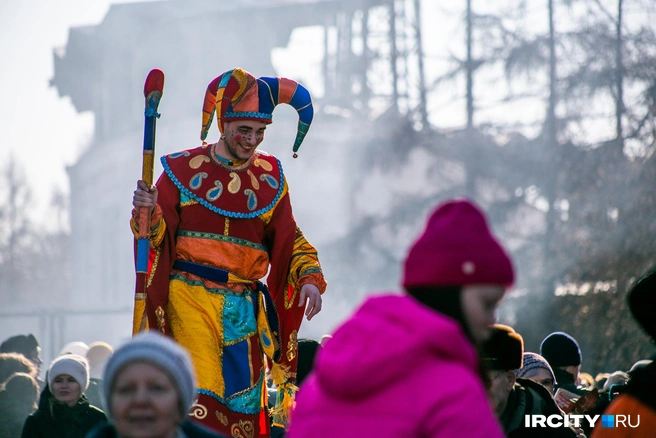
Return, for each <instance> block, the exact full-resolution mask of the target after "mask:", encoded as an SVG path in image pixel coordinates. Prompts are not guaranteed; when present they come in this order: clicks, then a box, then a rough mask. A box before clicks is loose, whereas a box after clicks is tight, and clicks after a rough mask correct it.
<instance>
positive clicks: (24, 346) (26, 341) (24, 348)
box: [0, 333, 39, 357]
mask: <svg viewBox="0 0 656 438" xmlns="http://www.w3.org/2000/svg"><path fill="white" fill-rule="evenodd" d="M38 347H39V343H38V342H37V341H36V338H35V337H34V335H33V334H31V333H30V334H28V335H16V336H12V337H11V338H9V339H7V340H5V341H4V342H3V343H2V345H0V353H20V354H22V355H23V356H25V357H30V354H31V353H32V351H34V350H35V349H37V348H38Z"/></svg>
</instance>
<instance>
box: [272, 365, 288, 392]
mask: <svg viewBox="0 0 656 438" xmlns="http://www.w3.org/2000/svg"><path fill="white" fill-rule="evenodd" d="M291 376H292V373H291V372H290V371H289V366H287V365H281V364H277V363H275V362H274V363H273V365H272V366H271V379H273V383H274V384H275V385H276V386H277V387H281V386H283V385H284V384H285V383H287V381H288V380H289V378H290V377H291Z"/></svg>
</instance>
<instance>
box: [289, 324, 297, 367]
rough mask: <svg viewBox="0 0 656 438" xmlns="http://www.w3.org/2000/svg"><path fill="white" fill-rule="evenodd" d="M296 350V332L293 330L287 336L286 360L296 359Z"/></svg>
mask: <svg viewBox="0 0 656 438" xmlns="http://www.w3.org/2000/svg"><path fill="white" fill-rule="evenodd" d="M297 349H298V332H297V331H296V330H294V331H293V332H292V333H291V334H290V335H289V342H288V343H287V360H289V361H292V360H293V359H294V358H295V357H296V350H297Z"/></svg>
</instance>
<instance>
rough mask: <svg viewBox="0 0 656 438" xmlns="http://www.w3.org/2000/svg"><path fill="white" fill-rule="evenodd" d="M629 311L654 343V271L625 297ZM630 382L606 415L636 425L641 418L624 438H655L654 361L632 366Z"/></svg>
mask: <svg viewBox="0 0 656 438" xmlns="http://www.w3.org/2000/svg"><path fill="white" fill-rule="evenodd" d="M628 302H629V309H631V313H632V314H633V317H634V318H635V320H636V321H637V322H638V324H640V326H642V328H643V330H644V331H645V332H646V333H647V334H648V335H649V337H650V338H651V339H652V340H653V341H656V318H654V307H655V306H656V269H654V270H652V271H651V272H650V273H648V274H647V275H646V276H644V277H643V278H641V279H640V280H638V282H636V284H635V285H634V286H633V287H632V288H631V290H630V291H629V294H628ZM630 375H631V380H629V382H628V383H627V384H626V387H625V388H624V391H623V392H622V393H621V394H619V396H617V397H615V398H614V399H613V401H612V402H611V403H610V405H609V406H608V408H607V409H606V410H605V411H604V412H603V413H604V414H605V415H616V414H622V415H626V416H627V417H630V422H633V424H635V423H636V420H637V419H638V418H640V426H639V427H637V428H635V429H625V430H626V433H627V434H626V435H625V436H627V437H629V436H630V437H632V438H647V437H652V436H654V430H656V362H655V361H652V362H648V363H646V364H645V365H643V366H639V367H635V366H634V367H632V369H631V372H630ZM615 431H616V429H615V428H603V427H595V429H594V431H593V433H592V435H591V436H592V438H607V437H613V436H616V435H613V433H616V432H615Z"/></svg>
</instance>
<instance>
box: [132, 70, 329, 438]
mask: <svg viewBox="0 0 656 438" xmlns="http://www.w3.org/2000/svg"><path fill="white" fill-rule="evenodd" d="M226 75H228V76H229V77H228V79H226ZM235 77H236V79H235ZM244 78H246V79H247V81H245V84H246V85H245V86H244V87H236V88H235V87H232V88H230V87H231V86H232V85H233V83H232V81H233V79H235V82H237V85H241V84H242V83H243V82H244V81H240V80H242V79H244ZM265 79H266V80H269V82H271V81H272V79H273V78H265ZM261 80H262V78H260V79H257V80H254V78H252V76H250V75H249V74H248V73H246V72H244V71H243V70H239V69H237V70H233V71H229V72H226V73H224V75H222V76H219V77H218V78H217V79H216V80H215V81H213V82H212V83H211V84H210V87H208V94H211V95H212V96H215V97H216V96H219V98H217V99H216V102H211V104H212V105H215V106H216V108H217V109H219V110H220V111H219V112H218V113H219V117H218V119H219V123H220V129H221V131H223V126H222V121H223V120H229V119H230V118H235V119H238V118H255V119H261V118H262V117H261V116H263V115H264V116H266V115H269V117H270V112H268V113H267V112H264V111H262V102H261V101H262V99H261V98H260V99H259V100H258V99H251V101H250V103H249V102H247V101H245V100H243V98H244V95H246V94H248V93H249V90H250V91H251V93H252V90H253V87H254V88H255V92H257V86H254V84H255V85H257V84H258V82H254V81H261ZM285 81H289V80H285ZM221 84H223V86H222V85H221ZM293 84H294V85H295V87H300V85H298V84H296V83H293ZM259 85H260V88H261V87H262V84H261V83H260V84H259ZM222 87H223V88H222ZM285 92H287V91H285ZM215 93H216V94H215ZM269 94H271V95H272V96H273V94H272V93H269ZM279 94H280V95H282V94H283V92H282V91H280V92H279ZM288 94H289V93H288ZM290 95H291V96H292V98H293V96H294V93H291V94H290ZM226 96H227V97H226ZM240 98H242V99H241V100H240ZM308 99H309V95H308ZM209 100H210V101H211V100H212V99H211V98H210V99H209ZM225 100H228V101H230V102H231V105H226V106H224V107H223V108H221V103H222V101H225ZM240 101H241V102H242V103H248V104H249V105H251V106H252V104H253V102H255V103H257V104H259V107H258V108H256V109H257V110H259V111H252V109H254V108H248V107H247V108H246V109H250V110H249V111H244V108H240V107H239V106H238V103H239V102H240ZM207 102H208V99H207V98H206V107H207ZM274 103H280V102H274ZM310 105H311V104H310ZM274 106H275V105H274ZM305 108H307V107H306V106H303V108H302V109H305ZM265 109H266V108H265ZM297 109H298V108H297ZM271 110H272V107H271ZM212 112H213V111H212ZM207 113H208V111H206V112H205V114H204V115H205V117H204V124H203V134H201V138H202V139H203V140H204V138H205V136H206V134H207V127H208V125H209V123H211V118H212V117H211V113H210V115H209V117H207ZM226 114H228V117H226ZM299 115H301V112H300V111H299ZM249 116H255V117H249ZM208 119H209V120H208ZM310 120H311V117H310ZM269 121H270V119H269ZM304 123H305V122H304ZM306 124H307V126H309V123H306ZM300 125H301V123H299V127H300ZM299 132H300V130H299ZM305 132H307V128H305V129H304V132H303V133H302V135H303V136H304V135H305ZM301 141H302V136H301ZM298 144H300V143H298ZM214 147H215V145H206V144H204V145H203V146H201V147H198V148H195V149H190V150H186V151H182V152H178V153H175V154H171V155H167V156H165V157H163V158H162V164H163V166H164V173H163V174H162V176H161V177H160V179H159V181H158V182H157V188H158V192H159V197H158V202H157V206H156V207H155V210H154V211H153V215H152V219H151V257H150V267H149V276H148V283H147V287H146V296H145V297H143V298H144V299H145V300H146V306H145V307H146V313H147V318H148V324H147V326H148V328H149V329H157V330H160V331H162V332H164V333H167V334H169V335H171V336H172V337H173V338H174V339H175V340H176V341H177V342H179V343H180V344H181V345H183V346H184V347H186V348H187V350H188V351H189V352H190V354H191V356H192V360H193V362H194V367H195V369H196V375H197V379H198V388H197V392H198V401H197V403H196V404H195V405H194V408H193V412H192V413H191V415H192V417H195V419H196V420H198V421H200V422H202V423H203V424H205V425H206V426H209V427H211V428H212V429H214V430H217V431H219V432H222V433H224V434H227V435H228V436H244V437H246V436H251V437H252V436H267V435H268V433H269V432H268V431H269V419H268V415H267V411H266V398H267V393H266V377H265V371H266V368H267V364H266V362H269V364H271V374H272V377H273V379H274V382H275V383H276V384H277V385H278V387H279V393H280V394H281V395H282V394H286V395H287V396H288V397H287V398H286V399H285V400H283V398H282V397H280V400H279V401H280V402H283V401H284V402H285V404H287V405H289V401H290V400H289V396H291V395H293V390H294V386H293V382H294V379H295V371H296V356H297V334H298V329H299V327H300V324H301V321H302V318H303V314H304V307H298V304H299V302H298V299H299V298H298V295H299V291H300V289H301V287H302V286H303V285H304V284H307V283H312V284H314V285H316V286H317V287H318V288H319V290H320V292H321V293H323V292H324V291H325V287H326V284H325V281H324V278H323V274H322V272H321V267H320V264H319V261H318V258H317V252H316V250H315V249H314V247H312V245H310V244H309V243H308V241H307V240H306V239H305V237H304V236H303V234H302V233H301V231H300V229H299V228H298V227H297V226H296V222H295V220H294V217H293V215H292V208H291V203H290V199H289V193H288V187H287V182H286V180H285V177H284V173H283V170H282V166H281V164H280V162H279V161H278V159H276V158H275V157H274V156H272V155H269V154H266V153H264V152H260V151H256V152H255V153H254V154H253V156H251V158H250V159H249V160H247V161H246V162H245V163H241V164H239V165H238V166H230V165H228V164H225V163H224V162H223V161H222V160H221V159H220V157H218V156H217V154H216V153H215V151H214ZM296 149H297V147H295V150H296ZM136 216H137V213H136V211H134V212H133V220H132V221H131V225H132V228H133V232H137V231H138V230H137V229H136V224H137V223H138V218H137V217H136ZM267 272H268V276H267ZM264 277H266V278H267V285H268V289H267V287H266V286H264V285H263V283H261V282H260V280H261V279H262V278H264ZM266 358H268V359H266ZM287 407H288V406H287Z"/></svg>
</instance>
